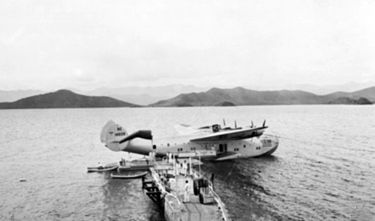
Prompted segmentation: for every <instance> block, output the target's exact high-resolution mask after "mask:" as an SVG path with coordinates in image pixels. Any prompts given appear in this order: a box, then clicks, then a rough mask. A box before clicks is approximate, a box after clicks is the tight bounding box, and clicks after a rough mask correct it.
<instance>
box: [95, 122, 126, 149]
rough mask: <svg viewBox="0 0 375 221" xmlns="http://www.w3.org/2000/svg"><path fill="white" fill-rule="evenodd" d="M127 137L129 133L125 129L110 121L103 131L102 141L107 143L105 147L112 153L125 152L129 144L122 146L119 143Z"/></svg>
mask: <svg viewBox="0 0 375 221" xmlns="http://www.w3.org/2000/svg"><path fill="white" fill-rule="evenodd" d="M127 135H128V133H127V132H126V130H125V129H124V128H123V127H121V126H120V125H118V124H116V123H115V122H113V121H111V120H110V121H108V122H107V123H106V124H105V125H104V127H103V129H102V132H101V134H100V141H101V142H102V143H105V146H106V147H107V148H108V149H110V150H112V151H123V150H124V149H125V148H126V146H127V145H128V142H124V143H122V144H120V143H119V141H120V140H122V139H123V138H124V137H126V136H127Z"/></svg>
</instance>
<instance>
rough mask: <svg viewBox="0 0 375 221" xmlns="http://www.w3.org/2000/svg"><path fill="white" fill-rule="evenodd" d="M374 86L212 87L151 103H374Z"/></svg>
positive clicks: (174, 104)
mask: <svg viewBox="0 0 375 221" xmlns="http://www.w3.org/2000/svg"><path fill="white" fill-rule="evenodd" d="M374 101H375V87H371V88H366V89H363V90H359V91H355V92H351V93H349V92H336V93H331V94H327V95H316V94H313V93H310V92H306V91H300V90H295V91H290V90H280V91H255V90H249V89H245V88H242V87H236V88H232V89H220V88H212V89H210V90H208V91H206V92H200V93H187V94H180V95H178V96H176V97H173V98H171V99H167V100H162V101H159V102H156V103H154V104H151V106H154V107H173V106H230V105H284V104H287V105H290V104H371V103H372V102H374Z"/></svg>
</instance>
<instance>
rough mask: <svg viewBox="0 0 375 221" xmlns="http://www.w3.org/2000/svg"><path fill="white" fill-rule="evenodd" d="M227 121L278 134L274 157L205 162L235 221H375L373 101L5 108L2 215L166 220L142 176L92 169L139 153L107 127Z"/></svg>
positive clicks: (163, 129)
mask: <svg viewBox="0 0 375 221" xmlns="http://www.w3.org/2000/svg"><path fill="white" fill-rule="evenodd" d="M222 118H226V120H227V124H229V122H230V121H232V120H237V123H238V124H239V125H245V124H246V125H248V124H250V120H253V121H254V122H256V123H258V124H261V122H262V121H263V119H267V124H268V125H269V126H270V129H269V130H268V132H269V133H273V134H276V135H279V136H280V146H279V149H278V150H277V151H276V152H275V153H274V156H272V157H268V158H251V159H242V160H236V161H229V162H222V163H207V164H206V165H204V167H203V169H204V172H205V173H208V174H210V173H215V175H216V183H215V184H216V189H217V191H218V192H219V194H220V195H221V196H222V199H223V201H224V202H225V203H226V204H227V207H228V210H229V212H230V215H231V217H232V218H233V219H234V220H251V219H263V220H335V219H336V220H375V137H374V136H375V106H256V107H204V108H160V109H159V108H151V109H150V108H141V109H138V108H137V109H129V108H109V109H50V110H0V128H1V129H0V167H1V170H0V184H1V185H0V186H1V189H0V196H1V200H0V220H161V216H160V214H159V212H158V208H157V207H156V206H155V205H154V204H153V202H152V201H151V200H149V199H148V198H147V196H146V195H145V194H144V193H143V192H142V190H141V181H139V180H130V181H124V180H111V179H110V178H109V177H108V175H105V174H96V173H90V174H88V173H86V167H87V166H90V165H96V164H97V163H98V162H99V161H101V162H114V161H118V160H119V159H120V158H121V157H127V158H136V157H137V156H135V155H129V154H126V153H114V152H111V151H109V150H107V149H106V148H104V147H103V145H102V144H101V143H100V142H99V134H100V130H101V128H102V126H103V125H104V124H105V123H106V121H107V120H109V119H112V120H114V121H116V122H118V123H120V124H122V126H124V127H125V128H127V130H128V131H129V132H132V131H134V130H138V129H152V130H153V133H154V136H163V137H164V136H173V135H175V134H176V132H175V130H174V127H173V126H174V125H175V124H178V123H187V124H193V125H206V124H211V123H214V122H218V123H220V122H221V121H222ZM21 179H26V182H20V180H21Z"/></svg>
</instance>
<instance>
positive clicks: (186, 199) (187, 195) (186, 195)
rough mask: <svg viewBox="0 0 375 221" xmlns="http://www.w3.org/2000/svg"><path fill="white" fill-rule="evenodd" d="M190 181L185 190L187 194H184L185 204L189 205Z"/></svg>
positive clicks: (186, 182)
mask: <svg viewBox="0 0 375 221" xmlns="http://www.w3.org/2000/svg"><path fill="white" fill-rule="evenodd" d="M189 188H190V187H189V181H188V180H186V181H185V188H184V190H185V192H184V203H187V202H189Z"/></svg>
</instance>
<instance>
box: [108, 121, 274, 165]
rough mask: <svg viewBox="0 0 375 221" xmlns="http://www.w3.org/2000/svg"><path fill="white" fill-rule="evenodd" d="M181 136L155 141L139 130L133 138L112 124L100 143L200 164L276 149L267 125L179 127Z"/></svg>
mask: <svg viewBox="0 0 375 221" xmlns="http://www.w3.org/2000/svg"><path fill="white" fill-rule="evenodd" d="M177 128H178V129H177V130H178V131H184V132H183V133H184V135H182V136H176V137H172V138H155V137H153V135H152V132H151V131H150V130H139V131H136V132H134V133H132V134H128V133H127V131H126V130H125V129H124V128H123V127H122V126H120V125H119V124H116V123H115V122H113V121H109V122H107V124H106V125H105V126H104V127H103V129H102V132H101V142H102V143H105V146H106V147H107V148H109V149H110V150H112V151H126V152H130V153H136V154H141V155H149V154H150V153H151V152H154V153H155V154H156V156H161V157H162V156H165V155H167V154H168V153H171V154H173V155H175V156H178V157H181V158H184V157H192V158H199V159H201V160H206V159H207V160H215V161H223V160H231V159H236V158H245V157H259V156H265V155H271V154H272V153H273V152H274V151H275V150H276V149H277V147H278V145H279V140H278V138H277V137H276V136H273V135H266V134H264V131H265V130H266V129H267V128H268V126H266V121H264V122H263V124H262V126H255V125H254V124H253V123H251V125H250V126H247V127H237V123H236V122H235V126H234V127H226V126H225V121H224V127H221V125H219V124H213V125H209V126H203V127H198V128H193V127H191V126H189V125H178V126H177Z"/></svg>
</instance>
